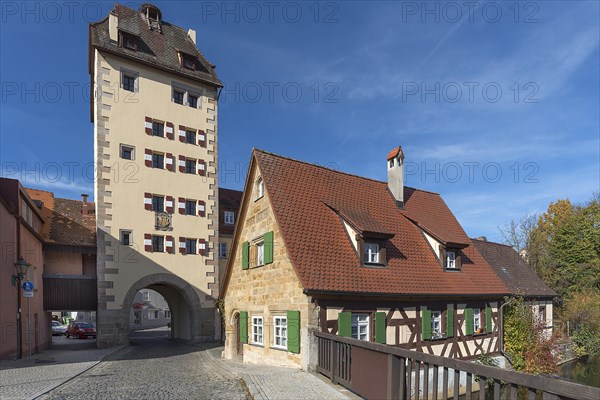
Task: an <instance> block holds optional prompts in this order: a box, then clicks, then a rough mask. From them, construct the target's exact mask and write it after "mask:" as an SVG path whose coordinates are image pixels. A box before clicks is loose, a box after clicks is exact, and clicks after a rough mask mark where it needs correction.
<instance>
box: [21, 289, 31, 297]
mask: <svg viewBox="0 0 600 400" xmlns="http://www.w3.org/2000/svg"><path fill="white" fill-rule="evenodd" d="M23 297H33V291H29V290H24V291H23Z"/></svg>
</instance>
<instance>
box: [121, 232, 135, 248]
mask: <svg viewBox="0 0 600 400" xmlns="http://www.w3.org/2000/svg"><path fill="white" fill-rule="evenodd" d="M132 243H133V240H132V234H131V231H125V230H122V231H121V244H122V245H123V246H131V245H132Z"/></svg>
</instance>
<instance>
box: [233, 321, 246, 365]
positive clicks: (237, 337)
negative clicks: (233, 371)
mask: <svg viewBox="0 0 600 400" xmlns="http://www.w3.org/2000/svg"><path fill="white" fill-rule="evenodd" d="M235 340H236V344H237V345H236V347H237V355H238V356H240V357H241V356H243V355H244V345H243V343H242V341H241V340H240V314H237V315H236V316H235Z"/></svg>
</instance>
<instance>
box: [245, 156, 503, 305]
mask: <svg viewBox="0 0 600 400" xmlns="http://www.w3.org/2000/svg"><path fill="white" fill-rule="evenodd" d="M253 154H254V159H255V160H256V162H257V164H258V167H259V169H260V172H261V174H262V177H263V179H264V183H265V189H266V191H267V194H268V196H269V199H270V201H271V204H272V206H273V210H274V213H275V216H276V219H277V222H278V224H279V227H280V229H281V232H282V235H283V240H284V242H285V245H286V247H287V251H288V254H289V256H290V259H291V261H292V264H293V266H294V268H295V270H296V273H297V275H298V277H299V279H300V281H301V283H302V285H303V287H304V289H305V290H307V291H312V292H351V293H364V294H388V295H419V294H421V295H427V294H433V295H498V296H500V295H503V294H508V288H507V287H506V286H505V285H504V283H503V282H502V281H501V280H500V279H499V278H498V277H497V276H496V275H495V274H494V272H493V271H492V269H491V268H490V267H489V265H488V264H487V263H486V262H485V260H484V259H483V257H482V256H481V255H480V254H479V253H478V252H477V250H476V249H475V248H474V247H473V246H470V245H468V244H467V247H466V248H465V249H463V250H462V252H463V254H462V259H463V264H462V270H461V271H452V272H445V271H443V270H442V267H441V266H440V263H439V261H438V259H437V257H436V256H435V254H434V253H433V252H432V250H431V248H430V247H429V244H428V243H427V241H426V239H425V238H424V237H423V235H422V234H421V232H420V230H419V228H418V227H417V226H416V225H415V224H414V223H413V222H412V221H411V220H410V219H408V218H407V217H406V216H405V214H406V213H407V210H405V211H401V210H400V209H399V208H398V206H397V205H396V202H395V201H394V199H393V197H392V196H391V194H390V193H389V191H388V188H387V183H385V182H380V181H375V180H372V179H367V178H362V177H358V176H354V175H349V174H345V173H341V172H337V171H333V170H330V169H327V168H323V167H319V166H316V165H313V164H308V163H305V162H301V161H296V160H292V159H289V158H284V157H281V156H278V155H275V154H271V153H267V152H264V151H260V150H255V151H254V153H253ZM410 192H411V194H412V199H411V196H409V198H408V200H407V202H406V203H407V204H406V206H407V209H409V210H410V212H411V214H412V215H413V217H420V216H422V215H425V214H427V212H430V213H432V214H433V215H435V216H437V218H439V222H438V223H439V224H440V225H441V227H440V228H438V231H439V233H440V234H444V235H446V236H448V237H452V235H455V234H456V232H454V231H456V230H457V228H456V227H455V226H454V222H456V219H455V218H454V216H453V215H452V213H451V212H450V210H449V209H448V207H446V205H445V204H444V203H443V201H442V200H441V198H440V197H439V195H437V194H433V193H428V192H423V191H419V190H416V189H411V190H410ZM415 194H417V196H416V197H415ZM409 203H412V204H411V205H410V206H409ZM328 204H331V205H332V206H328ZM336 206H337V207H340V208H343V209H344V210H355V211H356V212H357V213H360V215H361V216H363V217H364V216H365V215H366V216H368V217H369V218H370V219H371V220H372V221H373V222H372V223H370V226H371V225H375V226H377V227H378V229H383V230H385V231H387V232H392V233H394V234H395V235H394V237H393V238H391V239H390V240H389V242H388V245H387V256H388V266H387V268H365V267H361V265H360V264H361V263H360V260H359V258H358V256H357V253H356V251H355V250H354V247H353V245H352V243H351V242H350V239H349V237H348V234H347V232H346V230H345V228H344V226H343V224H342V223H341V221H340V218H339V217H338V215H337V213H336V212H335V211H334V210H332V207H336ZM425 207H434V208H436V209H429V210H428V209H424V208H425ZM427 222H429V220H427ZM456 224H458V223H457V222H456ZM459 228H460V225H459ZM446 231H448V232H450V233H447V232H446ZM460 232H462V233H463V234H464V231H463V230H462V228H460ZM465 236H466V235H465ZM467 243H468V238H467Z"/></svg>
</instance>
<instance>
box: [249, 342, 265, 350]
mask: <svg viewBox="0 0 600 400" xmlns="http://www.w3.org/2000/svg"><path fill="white" fill-rule="evenodd" d="M250 346H252V347H260V348H261V349H264V348H265V345H264V344H262V343H250Z"/></svg>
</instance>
